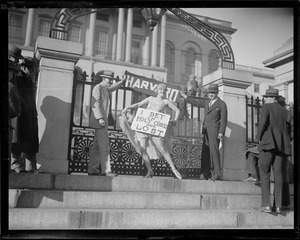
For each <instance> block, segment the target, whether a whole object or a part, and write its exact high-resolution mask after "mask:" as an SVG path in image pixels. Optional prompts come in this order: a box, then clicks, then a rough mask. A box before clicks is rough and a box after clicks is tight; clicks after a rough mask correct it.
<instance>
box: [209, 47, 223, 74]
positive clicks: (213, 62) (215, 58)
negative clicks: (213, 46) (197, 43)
mask: <svg viewBox="0 0 300 240" xmlns="http://www.w3.org/2000/svg"><path fill="white" fill-rule="evenodd" d="M219 65H220V57H219V55H218V53H216V52H215V51H212V52H210V53H209V56H208V66H209V69H208V73H212V72H214V71H216V70H218V69H219Z"/></svg>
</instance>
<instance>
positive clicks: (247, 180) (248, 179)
mask: <svg viewBox="0 0 300 240" xmlns="http://www.w3.org/2000/svg"><path fill="white" fill-rule="evenodd" d="M242 181H243V182H258V179H257V178H254V177H252V176H250V177H248V178H246V179H243V180H242Z"/></svg>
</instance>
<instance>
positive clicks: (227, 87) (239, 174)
mask: <svg viewBox="0 0 300 240" xmlns="http://www.w3.org/2000/svg"><path fill="white" fill-rule="evenodd" d="M252 78H253V76H252V74H251V73H250V72H247V71H242V70H230V69H222V68H220V69H219V70H217V71H215V72H213V73H211V74H209V75H207V76H205V77H204V78H203V86H204V87H205V88H207V86H208V85H209V84H211V83H216V84H218V85H219V97H220V98H221V99H222V100H223V101H225V102H226V104H227V110H228V119H227V120H228V121H227V127H226V131H225V137H224V140H223V151H222V153H221V156H222V155H223V161H222V162H221V166H222V165H223V168H224V169H223V180H238V181H239V180H242V179H244V178H246V177H247V176H248V175H247V173H245V172H244V171H243V170H244V168H245V158H244V153H245V151H246V99H245V95H246V88H247V87H249V86H250V85H251V83H252V82H253V80H252Z"/></svg>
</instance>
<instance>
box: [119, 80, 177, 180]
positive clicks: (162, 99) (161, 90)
mask: <svg viewBox="0 0 300 240" xmlns="http://www.w3.org/2000/svg"><path fill="white" fill-rule="evenodd" d="M166 91H167V85H166V84H164V83H160V84H159V85H158V86H157V88H156V92H157V96H156V97H152V96H151V97H148V98H146V99H144V100H142V101H140V102H138V103H135V104H132V105H130V106H128V107H126V108H124V109H123V111H122V114H123V116H126V114H127V111H128V110H129V109H134V108H138V107H141V106H143V105H146V104H147V107H146V109H149V110H153V111H157V112H162V113H163V112H164V111H165V109H166V107H169V108H171V109H172V110H173V111H175V118H174V121H170V125H171V126H169V127H168V128H169V130H170V128H172V127H174V126H175V125H176V121H177V120H178V118H179V114H180V110H179V109H178V108H177V107H176V106H175V105H174V104H173V103H172V102H171V101H170V100H168V99H166ZM123 121H124V117H123ZM125 121H126V120H125ZM120 125H121V127H122V129H123V128H124V124H120ZM123 130H124V129H123ZM129 131H130V130H129ZM124 132H126V133H128V129H127V130H126V131H124ZM167 132H168V130H167ZM169 132H170V131H169ZM127 135H129V134H127ZM166 136H167V133H166ZM166 136H165V137H157V136H152V135H149V134H146V133H141V132H135V136H134V137H131V138H130V137H129V139H130V140H131V142H132V143H134V146H135V147H136V148H138V149H137V150H138V152H139V153H140V154H141V156H142V158H143V160H144V163H145V165H146V167H147V170H148V172H147V174H146V175H145V176H144V177H146V178H149V177H153V175H154V172H153V170H152V168H151V164H150V157H149V152H147V146H149V140H150V141H152V142H153V144H154V146H155V147H156V149H157V150H158V151H159V153H160V154H162V155H163V157H164V158H165V160H166V161H167V162H168V164H169V165H170V167H171V169H172V171H173V173H174V175H175V176H176V177H177V178H178V179H182V177H181V175H180V173H179V172H178V171H177V169H176V168H175V166H174V163H173V161H172V158H171V155H170V151H171V149H168V147H167V145H168V143H167V142H169V143H170V142H171V141H170V139H167V138H166ZM166 139H167V141H166Z"/></svg>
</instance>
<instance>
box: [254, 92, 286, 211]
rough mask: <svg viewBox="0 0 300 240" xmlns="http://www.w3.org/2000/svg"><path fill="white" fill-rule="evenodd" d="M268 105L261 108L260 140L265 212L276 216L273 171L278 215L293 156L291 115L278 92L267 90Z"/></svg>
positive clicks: (263, 208) (262, 205) (260, 163)
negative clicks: (284, 178) (274, 213)
mask: <svg viewBox="0 0 300 240" xmlns="http://www.w3.org/2000/svg"><path fill="white" fill-rule="evenodd" d="M263 97H264V99H265V104H264V105H263V106H262V108H261V113H260V119H259V123H258V133H257V140H258V142H259V145H258V150H259V173H260V181H261V195H262V203H261V209H260V210H261V211H263V212H272V208H271V202H270V175H271V167H273V172H274V181H275V188H274V195H275V205H276V206H275V208H276V210H275V211H276V213H280V211H281V207H282V197H283V191H282V189H283V171H284V169H283V167H284V166H285V165H286V164H285V163H284V161H287V156H288V155H290V154H291V145H290V136H289V133H288V127H287V124H288V121H289V120H288V119H289V118H288V114H287V111H286V109H285V108H284V107H283V106H281V105H280V104H279V103H278V98H279V97H280V95H278V89H267V91H266V94H265V95H263Z"/></svg>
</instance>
